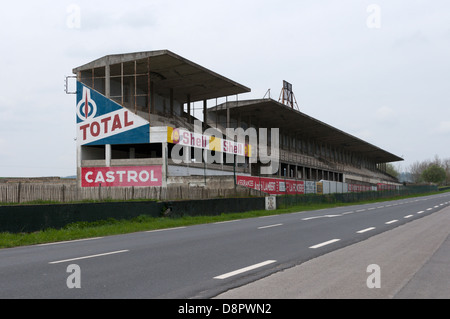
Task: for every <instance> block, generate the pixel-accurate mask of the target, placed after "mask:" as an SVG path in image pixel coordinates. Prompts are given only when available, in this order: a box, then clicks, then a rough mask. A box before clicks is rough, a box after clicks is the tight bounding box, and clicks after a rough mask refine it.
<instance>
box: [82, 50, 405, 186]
mask: <svg viewBox="0 0 450 319" xmlns="http://www.w3.org/2000/svg"><path fill="white" fill-rule="evenodd" d="M73 72H74V74H75V76H76V79H77V90H76V95H77V102H76V103H77V105H76V114H77V132H78V134H77V183H78V187H80V188H82V189H83V188H95V187H109V188H115V187H117V188H130V187H132V188H148V187H159V188H170V187H173V186H177V185H184V186H186V185H190V186H197V187H203V188H208V189H213V188H229V189H232V188H235V187H236V185H240V186H244V187H248V188H253V189H256V190H259V191H262V192H264V193H270V194H284V193H296V194H303V193H311V192H333V191H336V192H352V191H366V190H379V189H386V188H393V187H397V186H398V185H399V184H398V181H397V180H396V178H394V177H393V176H390V175H388V174H387V173H386V164H387V163H390V162H397V161H402V160H403V159H402V158H400V157H398V156H396V155H393V154H391V153H389V152H387V151H385V150H383V149H381V148H379V147H376V146H374V145H372V144H370V143H367V142H365V141H363V140H361V139H359V138H357V137H354V136H352V135H350V134H347V133H345V132H343V131H341V130H339V129H337V128H334V127H332V126H330V125H328V124H325V123H323V122H321V121H319V120H317V119H314V118H312V117H310V116H308V115H306V114H304V113H302V112H300V111H299V110H298V108H296V107H295V104H296V103H295V101H294V99H293V93H292V89H291V86H290V85H289V83H287V82H285V83H284V86H283V93H282V99H280V100H279V101H276V100H273V99H271V98H263V99H258V100H245V99H241V94H244V93H248V92H250V89H249V88H248V87H246V86H244V85H242V84H239V83H237V82H234V81H232V80H230V79H228V78H226V77H224V76H221V75H219V74H217V73H214V72H213V71H210V70H208V69H206V68H204V67H202V66H200V65H198V64H196V63H194V62H191V61H189V60H187V59H185V58H183V57H181V56H178V55H176V54H174V53H172V52H170V51H167V50H162V51H150V52H138V53H129V54H117V55H109V56H105V57H102V58H100V59H97V60H95V61H92V62H90V63H87V64H85V65H82V66H80V67H77V68H75V69H74V70H73ZM229 97H230V98H229ZM219 99H221V100H224V101H222V102H220V103H219V102H218V101H219ZM195 104H196V105H199V104H200V105H201V107H200V108H201V110H202V112H201V115H198V113H197V114H195V113H194V105H195ZM239 128H242V131H244V132H245V133H246V134H244V138H243V139H242V138H241V137H238V136H236V135H234V136H233V135H230V134H228V133H227V129H233V130H234V132H236V130H237V129H239ZM212 132H217V134H214V133H212ZM250 132H256V136H255V139H252V136H249V135H250V134H249V133H250ZM219 133H220V134H219ZM274 137H275V138H276V139H274ZM261 141H267V142H266V143H265V144H264V143H261ZM261 154H265V155H266V157H265V158H263V157H262V156H261ZM211 159H214V160H211ZM269 166H271V170H269V169H267V168H268V167H269ZM325 182H327V183H325ZM326 185H328V186H326Z"/></svg>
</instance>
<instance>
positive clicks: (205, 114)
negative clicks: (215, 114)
mask: <svg viewBox="0 0 450 319" xmlns="http://www.w3.org/2000/svg"><path fill="white" fill-rule="evenodd" d="M203 123H205V125H206V124H207V123H208V103H207V101H206V100H203Z"/></svg>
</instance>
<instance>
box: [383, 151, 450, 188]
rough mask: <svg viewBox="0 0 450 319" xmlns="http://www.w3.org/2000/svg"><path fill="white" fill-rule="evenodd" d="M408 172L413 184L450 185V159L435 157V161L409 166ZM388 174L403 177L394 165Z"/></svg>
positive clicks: (389, 166)
mask: <svg viewBox="0 0 450 319" xmlns="http://www.w3.org/2000/svg"><path fill="white" fill-rule="evenodd" d="M407 172H408V173H409V174H408V175H409V176H408V181H409V182H411V183H415V184H421V183H433V184H437V185H450V158H445V159H441V158H439V156H438V155H435V156H434V158H433V159H429V160H424V161H416V162H414V163H412V164H411V165H410V166H409V168H408V169H407ZM388 173H389V174H390V175H392V176H395V177H397V178H399V176H400V175H401V174H400V173H399V171H398V170H397V169H396V168H395V167H394V165H392V164H390V165H388Z"/></svg>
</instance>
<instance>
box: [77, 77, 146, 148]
mask: <svg viewBox="0 0 450 319" xmlns="http://www.w3.org/2000/svg"><path fill="white" fill-rule="evenodd" d="M76 111H77V143H78V145H106V144H143V143H149V142H150V124H149V122H148V121H146V120H145V119H143V118H142V117H140V116H137V115H135V114H134V113H133V112H131V111H130V110H128V109H126V108H124V107H122V106H121V105H120V104H118V103H116V102H114V101H112V100H110V99H108V98H106V97H105V96H104V95H102V94H100V93H99V92H97V91H95V90H92V89H90V88H88V87H87V86H85V85H84V84H82V83H80V82H77V110H76Z"/></svg>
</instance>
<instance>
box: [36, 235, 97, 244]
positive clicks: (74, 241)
mask: <svg viewBox="0 0 450 319" xmlns="http://www.w3.org/2000/svg"><path fill="white" fill-rule="evenodd" d="M102 238H103V237H96V238H86V239H76V240H67V241H59V242H56V243H46V244H39V245H37V246H50V245H60V244H71V243H78V242H80V241H88V240H96V239H102Z"/></svg>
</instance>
